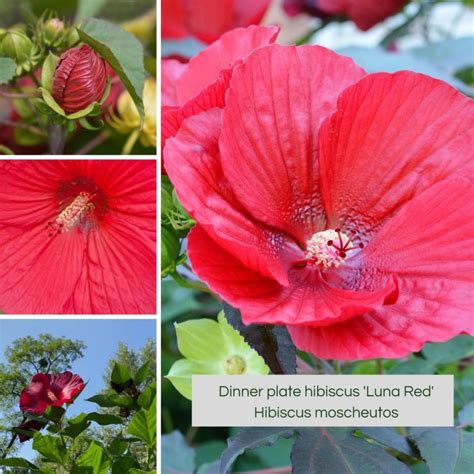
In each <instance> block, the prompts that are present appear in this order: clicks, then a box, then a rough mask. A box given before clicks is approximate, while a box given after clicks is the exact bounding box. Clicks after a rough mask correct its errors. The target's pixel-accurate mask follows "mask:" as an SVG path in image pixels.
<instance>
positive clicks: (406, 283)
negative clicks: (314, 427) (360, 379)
mask: <svg viewBox="0 0 474 474" xmlns="http://www.w3.org/2000/svg"><path fill="white" fill-rule="evenodd" d="M473 192H474V186H473V185H471V184H470V183H469V182H468V181H467V180H464V179H462V178H458V179H452V180H447V181H444V182H441V183H438V184H437V185H435V186H433V187H432V188H430V189H429V190H427V191H425V192H424V193H422V194H421V195H420V196H418V197H417V198H416V199H414V200H413V201H411V202H410V203H408V204H407V205H406V206H405V207H404V208H403V209H402V210H401V211H400V212H399V213H398V214H397V215H396V216H395V217H394V218H393V219H391V220H390V221H388V222H387V224H386V225H385V226H384V227H383V228H382V229H381V230H380V232H379V233H378V234H377V237H376V238H375V239H374V240H373V241H372V242H371V244H370V245H369V246H368V247H367V248H366V249H365V250H364V251H363V252H361V253H360V254H359V256H358V260H359V261H358V262H355V263H354V265H356V264H358V265H359V268H361V269H362V271H361V272H358V274H359V275H364V278H363V279H362V283H364V280H365V279H369V280H371V281H373V280H375V281H376V280H378V279H379V278H380V275H385V274H386V273H387V272H393V273H396V275H397V278H398V284H399V298H398V300H397V302H396V303H395V304H393V305H388V306H383V307H382V308H380V309H379V310H377V311H374V312H369V313H366V314H364V315H363V316H359V317H355V318H353V319H351V320H350V321H346V322H343V323H340V324H333V325H331V326H327V327H321V328H315V327H309V326H307V327H296V326H292V327H291V328H290V332H291V335H292V337H293V340H294V342H295V344H296V345H297V346H298V347H299V348H300V349H301V350H305V351H310V352H312V353H314V354H316V355H317V356H318V357H324V358H336V359H369V358H374V357H402V356H405V355H407V354H409V353H410V352H415V351H418V350H420V349H421V347H422V346H423V344H424V343H425V342H429V341H432V342H443V341H446V340H448V339H450V338H452V337H454V336H456V335H458V334H461V333H469V334H474V318H473V313H472V294H473V292H474V263H473V262H474V224H473V221H472V218H471V217H470V216H468V215H466V212H468V206H467V204H468V203H472V202H474V194H473Z"/></svg>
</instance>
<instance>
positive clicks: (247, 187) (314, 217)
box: [220, 45, 364, 243]
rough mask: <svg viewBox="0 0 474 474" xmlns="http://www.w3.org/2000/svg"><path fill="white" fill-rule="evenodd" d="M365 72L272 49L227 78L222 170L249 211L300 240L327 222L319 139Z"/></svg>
mask: <svg viewBox="0 0 474 474" xmlns="http://www.w3.org/2000/svg"><path fill="white" fill-rule="evenodd" d="M363 75H364V72H363V70H362V69H360V68H359V67H358V66H356V65H355V64H354V63H353V62H352V60H350V59H349V58H345V57H342V56H339V55H337V54H335V53H333V52H332V51H329V50H327V49H325V48H322V47H319V46H303V47H299V48H295V47H293V46H279V45H272V46H269V47H265V48H261V49H259V50H258V51H255V52H254V53H253V54H252V55H251V56H249V58H248V59H247V60H246V61H245V63H244V64H242V65H241V66H238V67H237V68H236V70H235V72H234V74H233V77H232V80H231V86H230V88H229V91H228V93H227V96H226V107H225V110H224V115H223V132H222V136H221V141H220V148H221V154H222V157H221V159H222V167H223V169H224V174H225V176H226V177H227V179H228V181H229V182H230V183H231V185H232V187H233V189H234V192H235V194H236V196H237V197H238V199H239V200H240V202H242V204H243V205H244V206H245V207H246V209H247V211H248V212H249V213H250V214H251V215H253V216H255V217H256V218H257V219H259V220H261V221H263V222H265V223H267V224H269V225H272V226H275V227H277V228H279V229H280V230H282V231H286V232H288V233H291V234H293V236H294V237H295V238H297V239H299V240H300V241H301V243H305V240H306V239H308V238H310V237H311V235H312V234H313V233H314V231H315V229H316V228H318V227H319V228H320V227H321V226H322V224H323V223H324V221H325V216H324V210H323V208H322V204H321V200H320V192H319V184H318V183H319V179H318V176H319V171H318V161H317V160H318V157H317V137H318V132H319V127H320V125H321V123H322V121H323V120H324V118H326V117H327V116H328V115H329V114H330V113H331V112H333V111H334V110H335V107H336V98H337V96H338V95H339V94H340V93H341V92H342V91H343V90H344V89H345V88H346V87H348V86H349V85H351V84H353V83H354V82H355V81H357V80H359V79H360V78H361V77H362V76H363Z"/></svg>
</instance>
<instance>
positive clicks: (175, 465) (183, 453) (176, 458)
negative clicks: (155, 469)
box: [161, 431, 196, 474]
mask: <svg viewBox="0 0 474 474" xmlns="http://www.w3.org/2000/svg"><path fill="white" fill-rule="evenodd" d="M161 452H162V464H161V466H162V470H163V474H175V473H177V472H183V473H184V472H186V473H188V472H194V469H195V468H196V466H195V462H194V458H195V453H194V449H193V448H191V447H190V446H188V444H187V443H186V440H185V438H184V436H183V435H182V434H181V433H180V432H179V431H173V433H170V434H167V435H164V436H162V437H161Z"/></svg>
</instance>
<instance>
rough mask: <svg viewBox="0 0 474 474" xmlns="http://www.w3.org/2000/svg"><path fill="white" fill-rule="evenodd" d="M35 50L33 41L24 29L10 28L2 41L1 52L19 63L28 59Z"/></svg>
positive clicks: (0, 42)
mask: <svg viewBox="0 0 474 474" xmlns="http://www.w3.org/2000/svg"><path fill="white" fill-rule="evenodd" d="M32 51H33V43H32V42H31V40H30V39H29V38H28V36H26V35H25V34H24V33H23V32H22V31H18V30H9V31H7V32H6V33H5V34H4V35H3V37H2V40H1V41H0V54H1V55H2V56H7V57H9V58H11V59H13V61H15V63H16V64H17V65H20V64H22V63H24V62H25V61H27V60H28V59H29V58H30V56H31V53H32Z"/></svg>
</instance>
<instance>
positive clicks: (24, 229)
mask: <svg viewBox="0 0 474 474" xmlns="http://www.w3.org/2000/svg"><path fill="white" fill-rule="evenodd" d="M0 176H1V177H2V186H1V188H0V309H1V310H2V311H4V312H5V313H7V314H12V313H22V314H23V313H32V314H41V313H43V314H44V313H46V314H56V313H59V314H63V313H72V314H74V313H76V314H78V313H79V314H84V313H86V314H88V313H92V314H118V313H125V314H133V313H140V314H143V313H147V314H150V313H154V312H155V304H156V295H155V293H156V291H155V281H156V222H155V221H156V216H155V214H156V163H155V162H154V160H4V161H2V162H0Z"/></svg>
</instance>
